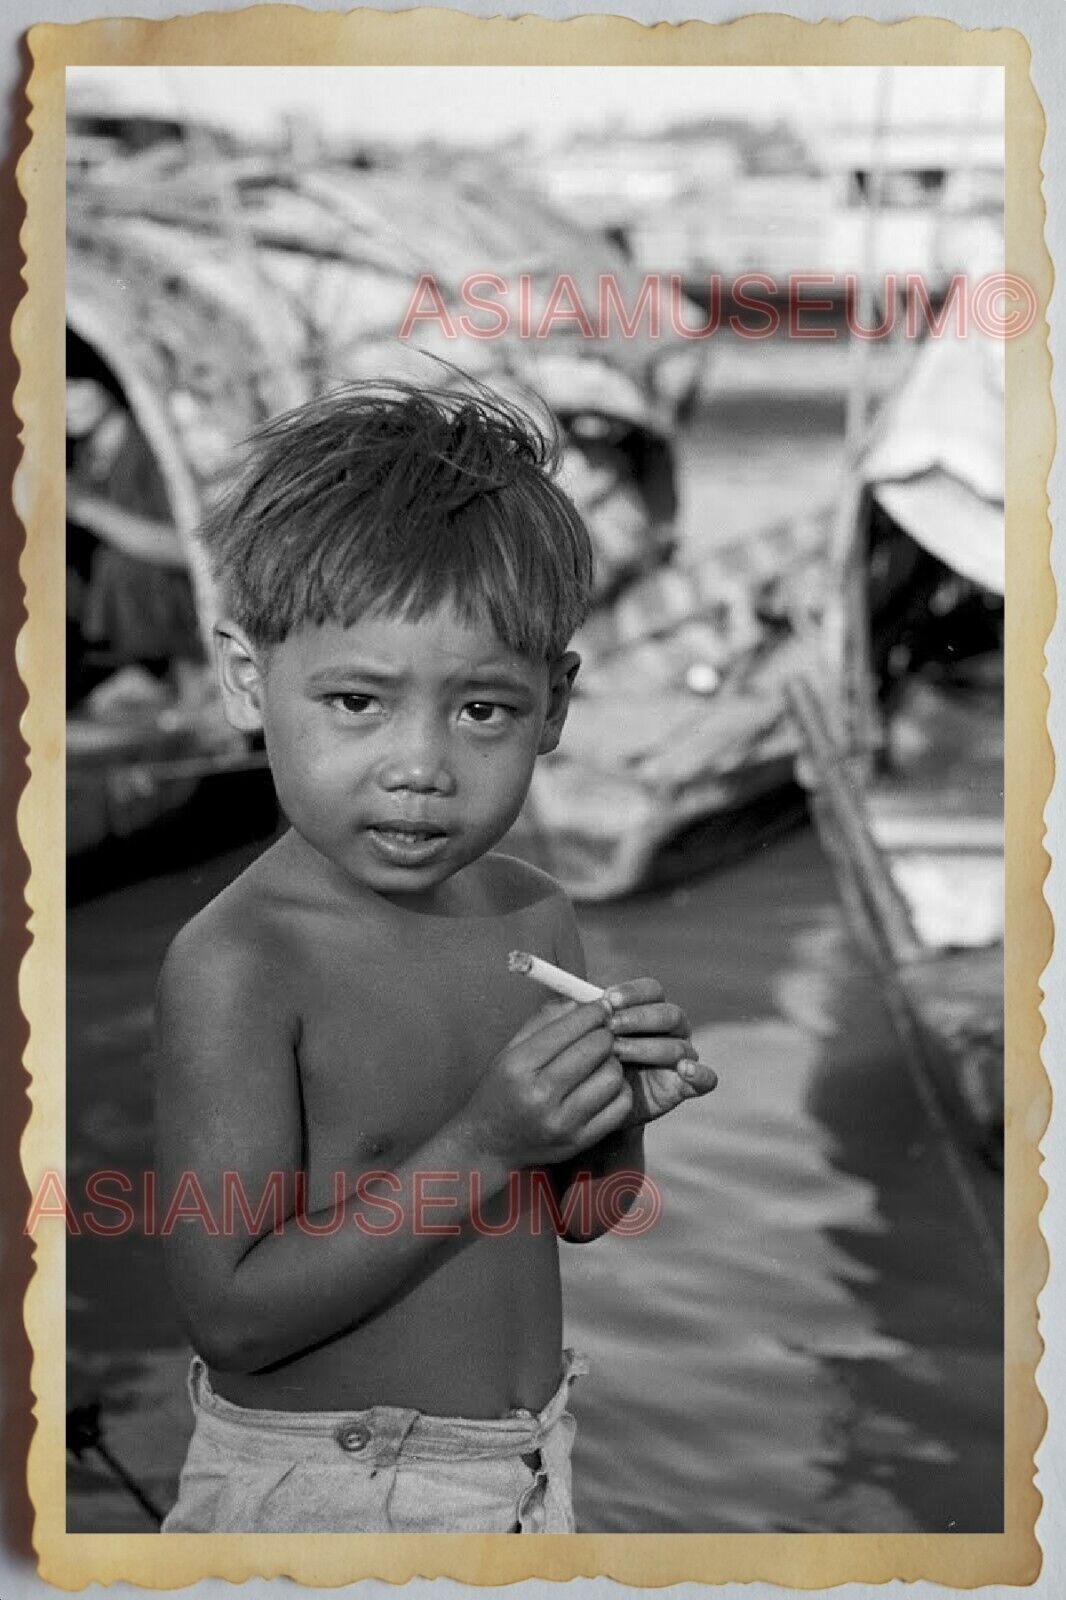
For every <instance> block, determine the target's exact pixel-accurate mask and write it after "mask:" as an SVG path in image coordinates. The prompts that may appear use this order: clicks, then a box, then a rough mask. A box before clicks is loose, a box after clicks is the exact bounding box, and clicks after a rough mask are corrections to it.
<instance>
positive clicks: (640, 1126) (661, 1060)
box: [549, 897, 718, 1244]
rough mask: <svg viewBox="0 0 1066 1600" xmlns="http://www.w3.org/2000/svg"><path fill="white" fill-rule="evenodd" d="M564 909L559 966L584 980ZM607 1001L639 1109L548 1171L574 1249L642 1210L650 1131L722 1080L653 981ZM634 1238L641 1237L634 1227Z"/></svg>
mask: <svg viewBox="0 0 1066 1600" xmlns="http://www.w3.org/2000/svg"><path fill="white" fill-rule="evenodd" d="M560 902H561V904H560V917H559V923H558V927H557V932H556V959H557V960H558V962H559V965H560V966H563V967H566V968H567V969H568V970H569V971H571V972H575V973H577V974H579V976H581V977H584V976H585V955H584V951H583V949H582V946H581V937H580V934H579V933H578V928H577V921H576V918H575V916H574V912H573V908H572V907H571V906H570V904H569V902H568V901H565V900H564V899H563V898H562V897H560ZM607 995H608V999H609V1000H610V1001H611V1003H612V1011H613V1017H612V1024H611V1026H612V1029H613V1031H614V1032H615V1034H616V1036H617V1040H618V1044H617V1047H616V1054H617V1057H618V1059H619V1061H620V1062H621V1064H622V1067H623V1069H628V1070H627V1072H626V1076H627V1078H628V1081H629V1084H630V1088H631V1090H632V1093H633V1109H632V1112H631V1114H630V1118H629V1120H628V1121H627V1123H626V1124H625V1125H624V1126H623V1127H622V1128H620V1129H618V1130H617V1132H615V1133H612V1134H610V1135H609V1136H608V1137H607V1138H606V1139H601V1140H600V1141H599V1143H598V1144H595V1145H593V1146H591V1147H590V1148H589V1149H587V1150H583V1151H581V1152H580V1154H579V1155H576V1156H574V1157H573V1158H572V1159H571V1160H570V1161H568V1162H566V1163H564V1164H563V1165H561V1166H557V1167H553V1168H551V1169H550V1174H549V1175H550V1178H551V1182H552V1188H553V1190H554V1193H555V1198H556V1203H557V1205H558V1208H559V1214H560V1216H561V1217H562V1218H563V1229H562V1233H561V1237H562V1238H564V1239H566V1240H568V1241H569V1242H570V1243H572V1244H586V1243H589V1242H590V1241H591V1240H593V1239H598V1238H599V1237H600V1236H601V1235H602V1234H604V1233H607V1232H608V1231H610V1229H612V1228H615V1227H617V1226H618V1225H619V1223H620V1222H621V1220H622V1219H623V1218H624V1217H625V1216H626V1215H627V1214H628V1213H629V1212H630V1211H631V1210H632V1209H633V1207H634V1205H635V1204H636V1203H637V1201H638V1199H639V1196H640V1193H641V1180H642V1178H643V1176H644V1172H645V1165H644V1125H645V1124H646V1123H647V1122H651V1121H653V1120H654V1119H656V1118H658V1117H661V1116H664V1115H665V1114H666V1113H667V1112H668V1111H671V1110H673V1109H674V1108H675V1106H678V1105H680V1104H681V1102H682V1101H683V1100H689V1099H693V1098H695V1097H696V1096H698V1095H703V1094H707V1093H709V1092H710V1090H711V1089H713V1088H714V1086H715V1084H716V1083H717V1081H718V1079H717V1076H716V1074H715V1073H714V1071H713V1070H712V1069H711V1068H710V1067H709V1066H707V1064H706V1063H705V1062H697V1061H696V1052H695V1050H694V1049H693V1048H692V1044H691V1041H690V1039H689V1026H688V1022H687V1021H686V1019H685V1017H684V1014H683V1013H682V1012H681V1011H680V1010H679V1009H678V1008H677V1007H676V1006H672V1005H670V1004H669V1003H668V1002H666V1001H664V1000H663V994H662V989H661V988H660V986H659V985H658V984H657V983H656V982H655V981H654V980H653V979H648V978H638V979H635V980H634V981H633V982H630V983H624V984H616V985H612V987H611V988H610V989H609V990H608V992H607ZM681 1063H684V1065H683V1066H681ZM629 1231H640V1230H639V1229H638V1228H636V1227H634V1225H633V1224H630V1225H629Z"/></svg>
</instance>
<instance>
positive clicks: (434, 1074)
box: [296, 925, 540, 1177]
mask: <svg viewBox="0 0 1066 1600" xmlns="http://www.w3.org/2000/svg"><path fill="white" fill-rule="evenodd" d="M434 931H435V934H436V936H435V937H434V938H433V939H432V940H430V941H428V942H423V941H416V940H410V941H405V940H402V939H397V938H395V937H394V938H385V939H381V940H377V941H368V940H367V939H366V938H365V937H362V938H352V939H345V938H339V939H334V940H332V941H331V942H330V943H329V945H328V947H326V948H323V949H320V950H317V951H315V952H314V955H313V958H312V959H311V960H309V961H308V962H307V963H305V964H302V970H301V971H300V973H299V975H298V985H299V992H298V993H297V995H296V1002H297V1006H298V1010H299V1013H300V1016H301V1019H302V1032H301V1040H300V1046H299V1051H298V1062H299V1072H300V1092H301V1100H302V1108H303V1119H304V1129H305V1140H306V1159H307V1165H308V1167H309V1169H310V1171H311V1174H312V1177H314V1176H315V1175H316V1174H317V1175H319V1176H321V1175H323V1173H324V1171H325V1169H327V1168H329V1169H333V1170H335V1169H339V1168H343V1169H349V1168H350V1169H353V1170H356V1169H361V1168H365V1167H366V1166H368V1165H373V1164H376V1163H379V1162H380V1163H385V1162H387V1161H389V1160H393V1161H398V1160H400V1159H402V1158H403V1157H404V1156H405V1155H406V1154H408V1153H409V1152H410V1151H412V1150H413V1149H416V1148H417V1147H418V1146H419V1145H420V1144H421V1143H424V1142H425V1140H426V1139H427V1138H429V1137H430V1136H431V1135H432V1134H433V1133H435V1132H437V1130H438V1129H439V1128H441V1127H442V1126H443V1125H444V1124H445V1123H446V1122H447V1121H448V1120H449V1119H450V1118H451V1117H452V1116H454V1115H455V1114H456V1113H457V1112H458V1111H459V1110H460V1108H461V1107H462V1105H463V1104H464V1103H465V1101H466V1100H467V1099H468V1098H469V1096H470V1094H471V1093H472V1091H473V1089H474V1087H475V1086H476V1084H477V1083H478V1081H479V1080H480V1078H481V1077H482V1075H483V1074H484V1072H485V1071H486V1070H487V1068H488V1067H489V1065H490V1064H491V1062H492V1061H493V1059H494V1058H495V1056H496V1055H497V1054H498V1053H499V1051H500V1050H502V1049H503V1048H504V1046H505V1045H506V1044H507V1042H508V1041H509V1040H510V1039H511V1038H512V1037H513V1036H514V1034H515V1033H516V1032H517V1031H518V1029H519V1028H520V1027H521V1026H522V1024H523V1023H524V1022H525V1021H526V1019H527V1018H528V1017H529V1016H530V1015H531V1014H532V1012H533V1011H534V1010H536V1008H537V1006H538V1005H539V1003H540V1000H539V997H538V995H537V993H536V992H535V991H533V990H532V988H531V986H530V985H529V984H528V982H526V981H525V980H523V979H520V978H515V977H514V976H513V975H511V974H509V973H508V971H507V950H508V948H509V944H508V938H509V935H510V934H511V933H512V931H511V930H509V929H508V928H507V927H504V928H502V929H499V930H495V929H492V930H486V929H484V928H479V927H477V926H476V925H475V927H474V928H473V929H471V928H470V927H469V926H466V927H464V929H463V930H462V931H458V930H457V931H456V933H455V935H454V937H451V938H449V937H447V936H446V934H445V933H444V932H443V930H442V931H440V932H437V931H436V930H434Z"/></svg>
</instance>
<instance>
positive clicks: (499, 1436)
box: [162, 1350, 588, 1533]
mask: <svg viewBox="0 0 1066 1600" xmlns="http://www.w3.org/2000/svg"><path fill="white" fill-rule="evenodd" d="M587 1371H588V1364H587V1362H586V1361H585V1359H584V1357H582V1356H579V1355H577V1354H575V1352H574V1351H573V1350H566V1351H564V1364H563V1376H562V1379H561V1381H560V1383H559V1387H558V1389H556V1391H555V1393H554V1394H553V1395H552V1397H551V1399H550V1400H549V1401H548V1403H547V1405H546V1406H545V1407H544V1408H543V1410H542V1411H538V1412H532V1411H524V1410H516V1411H510V1412H508V1414H507V1415H506V1416H505V1417H492V1418H489V1419H485V1420H481V1419H477V1418H467V1417H436V1416H426V1415H424V1414H423V1413H422V1412H420V1411H407V1410H403V1409H401V1408H400V1407H397V1406H373V1407H372V1408H371V1409H370V1410H369V1411H257V1410H252V1409H249V1408H247V1407H245V1406H237V1405H234V1404H233V1403H232V1402H231V1401H229V1400H224V1399H223V1398H222V1397H221V1395H217V1394H216V1393H215V1392H214V1390H213V1389H212V1388H211V1385H210V1384H209V1383H208V1380H207V1370H206V1368H205V1366H204V1363H203V1362H202V1361H201V1360H200V1358H199V1356H196V1357H194V1358H193V1362H192V1366H191V1367H190V1370H189V1398H190V1400H191V1401H192V1409H193V1417H194V1419H195V1426H194V1428H193V1435H192V1439H191V1440H190V1442H189V1451H188V1455H187V1456H186V1458H185V1465H184V1467H183V1468H182V1473H181V1482H180V1484H179V1486H178V1498H177V1502H176V1504H175V1505H174V1508H173V1510H172V1511H171V1512H170V1514H169V1516H168V1517H167V1518H166V1520H165V1521H164V1523H163V1528H162V1531H163V1532H164V1533H573V1532H574V1512H573V1504H572V1500H571V1490H570V1453H571V1450H572V1448H573V1442H574V1434H575V1432H576V1428H577V1425H576V1423H575V1421H574V1419H573V1417H572V1416H571V1415H570V1413H569V1411H568V1410H567V1409H566V1405H567V1400H568V1398H569V1392H570V1385H571V1383H572V1382H573V1380H574V1379H575V1378H576V1377H578V1376H580V1375H581V1374H582V1373H585V1372H587Z"/></svg>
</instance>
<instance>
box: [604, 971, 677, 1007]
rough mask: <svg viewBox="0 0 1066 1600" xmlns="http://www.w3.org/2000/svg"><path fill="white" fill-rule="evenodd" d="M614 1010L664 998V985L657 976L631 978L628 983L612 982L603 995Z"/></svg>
mask: <svg viewBox="0 0 1066 1600" xmlns="http://www.w3.org/2000/svg"><path fill="white" fill-rule="evenodd" d="M603 998H604V999H605V1000H606V1002H607V1004H608V1005H609V1006H610V1008H611V1010H612V1011H623V1010H625V1008H626V1007H627V1006H639V1005H642V1004H644V1003H645V1002H646V1001H656V1000H661V999H662V998H663V986H662V984H661V983H659V982H657V981H656V979H655V978H631V979H630V980H629V982H628V983H612V985H611V987H610V988H609V989H608V990H607V992H606V994H605V995H604V997H603Z"/></svg>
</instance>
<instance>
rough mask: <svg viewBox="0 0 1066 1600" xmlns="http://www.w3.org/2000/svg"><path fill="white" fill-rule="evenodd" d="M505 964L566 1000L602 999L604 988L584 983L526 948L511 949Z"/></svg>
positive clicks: (582, 979)
mask: <svg viewBox="0 0 1066 1600" xmlns="http://www.w3.org/2000/svg"><path fill="white" fill-rule="evenodd" d="M507 965H508V967H509V968H510V970H511V971H512V972H521V973H522V974H523V976H525V977H527V978H532V979H533V982H534V983H540V984H543V985H544V987H545V989H550V990H551V992H552V994H561V995H562V996H563V997H564V998H565V999H567V1000H578V1001H582V1002H584V1001H586V1000H602V999H603V995H604V990H602V989H597V987H596V985H595V984H594V983H586V982H585V979H584V978H579V977H577V976H576V975H575V974H574V973H573V972H566V971H564V970H563V968H562V967H554V966H552V964H551V962H550V961H542V960H541V959H540V957H539V956H531V955H530V954H529V952H528V950H512V951H511V954H510V955H509V956H508V957H507Z"/></svg>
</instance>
